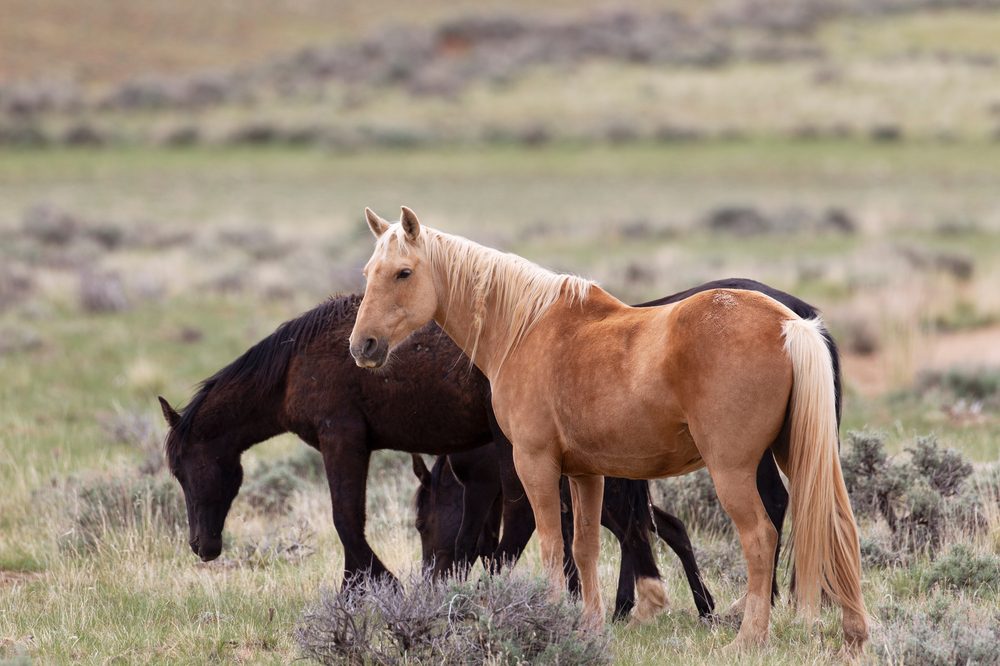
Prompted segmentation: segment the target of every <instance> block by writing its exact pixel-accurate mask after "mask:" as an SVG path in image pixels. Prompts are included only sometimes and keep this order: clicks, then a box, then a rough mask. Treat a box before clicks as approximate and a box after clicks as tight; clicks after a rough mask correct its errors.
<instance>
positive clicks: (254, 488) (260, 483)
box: [240, 461, 305, 514]
mask: <svg viewBox="0 0 1000 666" xmlns="http://www.w3.org/2000/svg"><path fill="white" fill-rule="evenodd" d="M304 487H305V482H303V480H302V478H301V477H300V476H299V475H298V474H297V473H296V472H295V469H294V468H293V467H292V465H290V464H288V463H287V462H284V461H282V462H278V463H273V464H268V465H262V466H261V467H260V468H258V469H257V471H256V472H255V473H254V475H253V477H252V478H251V479H250V480H249V481H248V482H247V483H245V484H244V486H243V489H242V491H241V492H240V495H241V496H242V497H243V499H244V500H246V501H247V502H248V503H249V504H250V506H252V507H254V508H255V509H257V510H258V511H262V512H264V513H275V514H280V513H286V512H287V511H288V510H289V509H290V508H291V506H290V502H291V498H292V495H294V494H295V493H296V492H298V491H299V490H302V489H303V488H304Z"/></svg>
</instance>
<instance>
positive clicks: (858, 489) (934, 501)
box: [841, 432, 985, 552]
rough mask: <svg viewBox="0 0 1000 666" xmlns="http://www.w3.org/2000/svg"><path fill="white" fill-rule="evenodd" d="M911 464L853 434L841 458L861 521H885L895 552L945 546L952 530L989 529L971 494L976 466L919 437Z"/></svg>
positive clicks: (869, 437)
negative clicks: (950, 529)
mask: <svg viewBox="0 0 1000 666" xmlns="http://www.w3.org/2000/svg"><path fill="white" fill-rule="evenodd" d="M907 451H908V452H909V453H910V458H909V460H907V461H905V462H897V461H893V460H890V459H889V457H888V456H887V455H886V453H885V445H884V442H883V440H882V437H881V436H880V435H878V434H876V433H870V432H863V433H850V434H849V435H848V446H847V448H846V449H845V451H844V452H843V455H842V457H841V460H842V463H841V464H842V466H843V469H844V481H845V483H846V484H847V489H848V492H849V493H850V495H851V503H852V505H853V506H854V510H855V512H856V513H857V514H858V515H859V516H867V517H870V518H878V517H879V516H881V517H882V518H883V519H884V520H885V521H886V523H887V524H888V526H889V529H890V531H891V533H892V547H893V548H895V549H898V550H902V551H904V552H916V551H918V550H921V549H925V548H930V547H933V546H936V545H937V544H939V543H941V540H942V538H943V537H944V534H945V530H946V528H947V527H953V528H959V529H967V530H972V531H975V530H977V529H980V528H982V527H983V526H984V525H985V521H984V518H983V511H982V506H981V499H980V498H979V497H978V496H976V494H975V493H970V492H969V491H968V487H967V481H968V479H969V477H970V476H971V475H972V465H971V464H970V463H969V462H968V461H967V460H965V458H964V457H963V456H962V455H961V454H960V453H959V452H958V451H955V450H954V449H945V448H942V447H941V446H939V444H938V442H937V440H936V439H935V438H934V437H919V438H917V440H916V442H915V443H914V445H913V446H912V447H909V448H908V449H907Z"/></svg>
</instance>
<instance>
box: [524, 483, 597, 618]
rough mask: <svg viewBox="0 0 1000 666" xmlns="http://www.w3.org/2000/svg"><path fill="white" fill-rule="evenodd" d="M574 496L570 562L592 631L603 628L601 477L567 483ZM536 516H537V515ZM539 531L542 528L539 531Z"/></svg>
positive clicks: (585, 615)
mask: <svg viewBox="0 0 1000 666" xmlns="http://www.w3.org/2000/svg"><path fill="white" fill-rule="evenodd" d="M569 489H570V493H571V495H572V496H573V529H574V532H575V534H574V535H573V559H574V560H576V567H577V569H578V570H579V571H580V586H581V588H582V590H583V613H584V617H585V620H586V622H587V623H588V624H590V625H591V626H592V627H595V628H596V627H601V626H603V625H604V602H603V601H602V600H601V585H600V579H599V578H598V574H597V560H598V557H599V556H600V553H601V507H602V506H603V504H604V477H603V476H576V477H571V478H570V480H569ZM536 513H537V512H536ZM539 531H541V528H539Z"/></svg>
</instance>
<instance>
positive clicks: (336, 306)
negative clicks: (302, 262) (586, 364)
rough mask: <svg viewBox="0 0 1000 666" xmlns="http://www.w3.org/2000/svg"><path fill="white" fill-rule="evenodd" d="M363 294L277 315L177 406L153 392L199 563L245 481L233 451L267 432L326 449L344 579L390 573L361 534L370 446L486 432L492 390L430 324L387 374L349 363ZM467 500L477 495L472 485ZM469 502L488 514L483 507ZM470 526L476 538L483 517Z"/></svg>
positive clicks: (427, 446)
mask: <svg viewBox="0 0 1000 666" xmlns="http://www.w3.org/2000/svg"><path fill="white" fill-rule="evenodd" d="M359 302H360V297H358V296H342V297H338V298H333V299H330V300H329V301H327V302H325V303H323V304H322V305H320V306H319V307H317V308H314V309H313V310H311V311H309V312H307V313H305V314H303V315H302V316H300V317H298V318H296V319H293V320H291V321H288V322H286V323H284V324H282V325H281V326H280V327H278V329H277V330H276V331H275V332H274V333H272V334H271V335H269V336H267V337H266V338H264V339H263V340H261V341H260V342H259V343H257V344H256V345H254V346H253V347H251V348H250V349H249V350H247V351H246V352H245V353H244V354H243V355H241V356H240V357H239V358H237V359H236V360H235V361H233V362H232V363H230V364H229V365H228V366H226V367H224V368H222V369H221V370H219V371H218V372H217V373H215V374H214V375H213V376H212V377H210V378H208V379H206V380H205V381H204V382H202V384H201V386H200V388H199V389H198V391H197V393H196V394H195V396H194V398H192V400H191V401H190V403H189V404H188V406H187V407H186V408H185V409H184V410H183V411H182V412H181V413H178V412H177V411H176V410H174V409H173V408H172V407H171V406H170V405H169V404H168V403H167V401H166V400H164V399H163V398H160V403H161V407H162V409H163V415H164V417H165V418H166V420H167V423H168V425H169V426H170V430H169V432H168V433H167V438H166V452H167V460H168V463H169V466H170V470H171V472H172V473H173V474H174V476H175V477H176V478H177V480H178V481H179V482H180V484H181V488H182V489H183V491H184V499H185V502H186V505H187V513H188V524H189V540H190V545H191V549H192V550H193V551H194V552H195V554H196V555H199V556H200V557H201V558H202V559H203V560H206V561H208V560H212V559H214V558H216V557H218V556H219V553H220V552H221V550H222V529H223V525H224V523H225V520H226V516H227V514H228V513H229V509H230V506H231V504H232V502H233V500H234V499H235V497H236V495H237V493H238V492H239V487H240V483H241V482H242V479H243V470H242V466H241V465H240V456H241V454H242V453H243V452H244V451H245V450H247V449H248V448H250V447H251V446H253V445H254V444H257V443H259V442H262V441H264V440H266V439H269V438H271V437H274V436H276V435H279V434H281V433H284V432H293V433H295V434H296V435H298V436H299V437H300V438H301V439H302V440H303V441H305V442H306V443H308V444H309V445H310V446H312V447H313V448H316V449H318V450H319V451H320V453H322V454H323V463H324V467H325V469H326V475H327V479H328V481H329V486H330V499H331V501H332V505H333V521H334V525H335V526H336V529H337V534H338V535H339V537H340V540H341V542H342V543H343V546H344V560H345V561H344V581H345V584H346V583H348V582H350V581H352V580H354V579H355V578H356V577H358V576H359V575H372V576H382V575H386V576H391V574H390V573H389V571H388V570H387V569H386V567H385V565H384V564H383V563H382V561H381V560H380V559H379V558H378V556H377V555H376V554H375V553H374V551H373V550H372V548H371V546H370V545H369V544H368V541H367V539H366V538H365V495H366V481H367V477H368V462H369V458H370V456H371V453H372V452H373V451H375V450H378V449H396V450H400V451H409V452H422V453H431V454H448V453H456V452H459V451H467V450H469V449H474V448H476V447H479V446H482V445H484V444H488V443H489V442H491V441H492V440H493V433H492V431H491V429H490V415H489V400H488V397H487V396H488V390H489V387H488V385H487V384H486V382H485V379H483V377H482V375H480V374H479V373H478V372H474V373H470V372H469V371H468V361H467V360H466V359H465V358H464V357H463V355H462V352H461V351H460V350H459V349H458V348H457V347H455V345H454V344H452V342H451V341H450V340H448V338H447V336H444V335H443V334H442V333H441V331H440V329H438V328H437V326H433V325H432V326H428V327H427V328H425V329H424V330H423V331H421V332H419V333H417V334H416V335H414V336H413V337H412V338H411V339H410V340H409V341H408V343H407V344H406V345H405V346H404V348H402V349H400V350H399V353H398V354H397V355H396V356H397V360H396V361H397V362H396V363H395V364H394V365H393V368H391V369H389V370H387V371H385V372H381V373H370V372H364V371H361V370H359V369H358V368H357V367H356V366H355V364H354V362H353V361H352V359H351V356H350V354H349V352H348V348H347V345H346V344H345V342H344V340H345V339H346V338H347V335H348V333H349V332H350V330H351V327H352V326H353V325H354V317H355V315H356V313H357V309H358V304H359ZM511 476H513V475H511ZM512 482H513V483H515V486H514V487H512V488H505V491H506V492H509V493H513V494H519V493H523V489H522V488H521V485H520V482H519V481H518V480H517V478H516V476H513V480H512ZM468 501H469V502H476V501H480V498H479V497H477V496H476V495H475V494H472V493H470V495H469V497H468ZM466 510H467V511H468V513H469V515H470V516H473V515H475V516H483V515H485V508H484V509H480V508H479V507H475V506H472V507H467V508H466ZM467 529H468V531H469V532H470V533H472V535H473V539H475V538H477V537H478V535H479V533H480V532H481V529H482V525H481V524H474V525H470V526H468V528H467Z"/></svg>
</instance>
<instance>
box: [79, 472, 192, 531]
mask: <svg viewBox="0 0 1000 666" xmlns="http://www.w3.org/2000/svg"><path fill="white" fill-rule="evenodd" d="M73 522H74V529H73V532H72V533H71V535H70V536H69V539H68V541H67V542H66V543H67V545H71V546H78V547H84V548H88V547H92V546H94V545H96V544H97V543H98V542H100V541H102V540H103V539H104V538H106V537H107V535H108V534H109V533H110V532H112V531H124V530H137V531H143V530H146V529H150V528H153V529H161V528H163V527H167V528H170V529H178V528H182V527H184V526H186V525H187V510H186V509H185V506H184V498H183V497H182V496H181V492H180V488H179V487H178V485H177V483H176V482H175V481H174V480H173V479H170V478H168V477H165V476H149V475H142V476H139V475H131V474H130V475H117V476H100V477H96V478H94V479H91V480H89V481H85V482H83V483H82V484H81V485H80V486H79V487H77V488H76V497H75V510H74V515H73Z"/></svg>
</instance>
